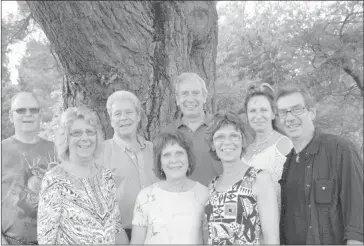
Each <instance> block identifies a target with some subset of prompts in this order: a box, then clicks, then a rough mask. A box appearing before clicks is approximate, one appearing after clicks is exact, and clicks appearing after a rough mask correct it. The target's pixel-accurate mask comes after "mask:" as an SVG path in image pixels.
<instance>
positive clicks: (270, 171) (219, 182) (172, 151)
mask: <svg viewBox="0 0 364 246" xmlns="http://www.w3.org/2000/svg"><path fill="white" fill-rule="evenodd" d="M175 95H176V103H177V106H178V107H179V108H180V111H181V116H180V117H179V118H178V119H176V120H174V121H173V122H172V123H170V124H169V125H167V126H166V127H165V128H164V129H161V131H160V133H159V134H158V136H157V137H156V138H155V139H154V140H153V142H150V141H147V140H146V139H145V138H144V137H143V136H141V135H139V134H138V126H139V123H140V120H141V110H142V109H141V103H140V101H139V99H138V98H137V97H136V96H135V95H134V94H133V93H131V92H129V91H116V92H114V93H113V94H111V95H110V96H109V98H108V100H107V103H106V110H107V112H108V115H109V117H110V121H111V126H112V127H113V129H114V136H113V137H112V138H111V139H108V140H104V139H103V133H102V127H101V124H100V121H99V119H98V117H97V115H96V114H95V113H94V112H93V111H92V110H90V109H88V108H87V107H84V106H80V107H71V108H68V109H66V110H65V112H64V113H63V115H62V117H61V121H60V125H59V129H58V132H57V136H56V141H55V143H52V142H50V141H47V140H45V139H43V138H41V137H39V136H38V133H39V126H40V120H41V113H42V111H41V107H40V103H39V101H38V99H37V98H36V97H35V96H34V95H33V94H32V93H30V92H20V93H18V94H16V95H14V96H13V98H12V102H11V110H10V112H9V115H10V119H11V121H12V122H13V123H14V128H15V134H14V136H12V137H10V138H8V139H6V140H4V141H2V229H1V239H2V240H1V241H2V244H38V243H39V244H129V243H130V244H355V243H357V244H362V243H363V163H362V160H361V157H360V156H359V153H358V151H357V150H356V148H355V147H354V146H353V144H352V143H350V142H348V141H347V140H345V139H343V138H341V137H339V136H335V135H332V134H326V133H323V132H321V131H320V130H319V129H316V128H315V126H314V119H315V116H316V109H315V104H314V101H313V99H312V97H311V96H310V94H309V92H308V91H307V90H306V89H304V88H302V87H299V86H296V85H292V86H290V87H285V88H281V89H280V90H279V91H278V92H277V93H275V91H274V90H273V88H272V87H271V86H270V85H269V84H267V83H262V84H254V85H252V86H250V87H249V88H248V90H247V94H246V95H245V98H244V100H245V103H244V109H245V110H244V111H245V112H246V117H247V122H248V124H245V123H244V121H243V120H242V117H241V116H239V115H238V114H236V113H234V112H231V111H227V112H218V113H216V114H215V115H213V116H211V115H207V114H206V112H205V111H204V104H205V102H206V99H207V95H208V91H207V89H206V85H205V82H204V80H203V79H202V78H201V77H199V76H198V75H197V74H195V73H183V74H181V75H179V76H178V78H177V80H176V83H175ZM248 128H250V129H248ZM250 130H252V132H253V141H248V137H247V135H248V132H249V131H250ZM57 162H59V164H57Z"/></svg>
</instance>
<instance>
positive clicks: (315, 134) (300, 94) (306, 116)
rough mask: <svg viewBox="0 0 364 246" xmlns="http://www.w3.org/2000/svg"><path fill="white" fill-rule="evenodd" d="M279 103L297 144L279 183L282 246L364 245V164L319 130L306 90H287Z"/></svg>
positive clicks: (352, 151) (287, 129)
mask: <svg viewBox="0 0 364 246" xmlns="http://www.w3.org/2000/svg"><path fill="white" fill-rule="evenodd" d="M276 100H277V107H278V118H279V119H280V121H281V123H282V126H283V128H284V131H285V132H286V134H287V136H288V137H290V138H291V139H292V141H293V145H294V148H293V149H292V151H291V153H289V154H288V156H287V160H286V162H285V164H284V168H283V173H282V179H281V180H280V181H279V182H280V184H281V188H282V198H281V199H282V210H281V220H280V233H281V244H290V245H292V244H301V245H302V244H363V162H362V160H361V158H360V156H359V153H358V151H357V150H356V148H355V146H353V144H352V143H350V142H348V141H347V140H345V139H343V138H342V137H339V136H335V135H332V134H325V133H322V132H319V131H318V130H317V129H315V126H314V123H313V120H314V119H315V116H316V110H315V105H314V102H313V100H312V98H311V96H310V94H309V93H308V91H307V90H305V89H304V88H300V87H297V86H291V87H287V88H283V89H281V90H280V91H279V92H278V94H277V99H276Z"/></svg>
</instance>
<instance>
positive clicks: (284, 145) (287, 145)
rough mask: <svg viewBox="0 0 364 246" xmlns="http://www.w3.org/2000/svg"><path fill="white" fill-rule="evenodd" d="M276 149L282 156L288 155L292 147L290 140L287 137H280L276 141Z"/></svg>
mask: <svg viewBox="0 0 364 246" xmlns="http://www.w3.org/2000/svg"><path fill="white" fill-rule="evenodd" d="M276 147H277V150H278V151H279V152H280V153H281V154H282V155H284V156H286V155H288V154H289V152H291V149H292V148H293V143H292V140H291V139H289V138H287V137H282V138H281V140H279V141H278V143H277V145H276Z"/></svg>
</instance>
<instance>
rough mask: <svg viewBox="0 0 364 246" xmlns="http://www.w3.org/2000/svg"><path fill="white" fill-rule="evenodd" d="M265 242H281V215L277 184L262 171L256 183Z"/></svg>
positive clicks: (255, 188) (255, 187)
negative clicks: (279, 213)
mask: <svg viewBox="0 0 364 246" xmlns="http://www.w3.org/2000/svg"><path fill="white" fill-rule="evenodd" d="M253 189H254V191H255V194H256V195H257V203H258V210H259V216H260V221H261V225H262V232H263V235H264V243H265V244H279V216H278V202H277V195H276V190H275V186H274V184H273V180H272V178H271V176H270V174H269V173H268V172H266V171H262V172H260V173H259V174H258V176H257V178H256V182H255V184H254V188H253Z"/></svg>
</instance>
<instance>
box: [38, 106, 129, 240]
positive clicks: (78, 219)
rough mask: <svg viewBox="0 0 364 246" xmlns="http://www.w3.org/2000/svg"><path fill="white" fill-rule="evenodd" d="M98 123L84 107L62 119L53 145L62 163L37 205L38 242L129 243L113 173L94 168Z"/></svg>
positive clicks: (99, 133) (51, 174)
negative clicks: (123, 224)
mask: <svg viewBox="0 0 364 246" xmlns="http://www.w3.org/2000/svg"><path fill="white" fill-rule="evenodd" d="M101 142H102V131H101V125H100V123H99V121H98V117H97V116H96V114H95V113H93V112H92V111H90V110H89V109H87V108H85V107H80V108H68V109H67V110H66V111H65V112H64V113H63V115H62V119H61V124H60V128H59V134H58V136H57V141H56V147H57V152H58V155H59V158H60V160H61V161H62V163H61V164H60V165H58V166H57V167H54V168H53V169H52V170H50V171H49V172H47V173H46V174H45V176H44V178H43V181H42V188H41V192H40V198H39V206H38V228H37V233H38V242H39V244H114V243H118V244H127V243H128V239H127V236H126V233H125V231H124V229H123V226H122V223H121V221H120V213H119V208H118V205H117V202H116V196H115V182H114V179H113V178H112V174H111V171H109V170H108V169H105V168H104V167H103V166H100V165H98V164H96V161H95V160H96V158H97V156H98V153H99V151H100V143H101Z"/></svg>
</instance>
